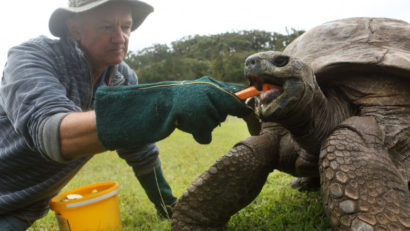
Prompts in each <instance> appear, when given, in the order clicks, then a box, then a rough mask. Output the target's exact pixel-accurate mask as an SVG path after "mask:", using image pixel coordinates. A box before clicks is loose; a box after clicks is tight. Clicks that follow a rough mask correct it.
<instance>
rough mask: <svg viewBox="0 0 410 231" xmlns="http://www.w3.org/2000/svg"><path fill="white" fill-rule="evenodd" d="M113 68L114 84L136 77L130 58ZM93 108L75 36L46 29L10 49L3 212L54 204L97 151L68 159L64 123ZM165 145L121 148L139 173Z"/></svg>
mask: <svg viewBox="0 0 410 231" xmlns="http://www.w3.org/2000/svg"><path fill="white" fill-rule="evenodd" d="M110 70H111V71H110V73H109V82H110V85H129V84H136V83H137V76H136V75H135V73H134V72H133V71H132V69H131V68H129V67H128V65H127V64H125V63H124V62H123V63H121V64H119V65H116V66H113V67H111V68H110ZM91 109H93V84H92V76H91V74H90V70H89V65H88V62H87V61H86V59H85V56H84V54H83V52H82V51H81V50H80V49H79V48H78V47H77V46H76V43H75V42H74V41H72V40H70V39H60V40H52V39H48V38H46V37H44V36H41V37H38V38H35V39H33V40H30V41H28V42H26V43H23V44H22V45H19V46H16V47H13V48H12V49H10V51H9V54H8V60H7V64H6V66H5V69H4V72H3V78H2V82H1V85H0V216H1V215H3V214H14V215H16V216H19V217H22V218H25V219H28V220H35V219H37V218H39V217H41V216H43V215H45V214H46V213H47V212H48V201H49V199H50V198H51V197H53V196H54V195H55V194H56V193H58V192H59V191H60V190H61V188H62V187H63V186H64V185H65V184H66V183H67V182H68V181H69V180H70V179H71V178H72V177H73V176H74V175H75V174H76V173H77V172H78V170H79V169H80V168H81V167H82V166H83V165H84V164H85V163H86V162H87V161H88V160H89V159H90V158H91V157H83V158H78V159H74V160H70V161H67V160H64V159H63V158H62V157H61V155H60V144H59V135H58V134H59V131H58V128H59V126H58V125H59V123H60V122H61V120H62V119H63V118H64V116H65V115H67V114H68V113H71V112H80V111H86V110H91ZM158 152H159V151H158V148H157V147H156V145H155V144H149V145H144V146H139V147H135V148H133V149H129V150H120V151H118V153H119V156H120V157H122V158H123V159H125V160H126V161H127V163H128V164H129V165H130V166H132V167H133V169H134V171H135V173H136V174H137V175H138V174H143V173H145V172H148V171H150V170H152V168H153V167H156V166H159V165H160V161H159V157H158Z"/></svg>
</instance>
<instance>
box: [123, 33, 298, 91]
mask: <svg viewBox="0 0 410 231" xmlns="http://www.w3.org/2000/svg"><path fill="white" fill-rule="evenodd" d="M302 33H304V31H303V30H295V29H291V31H290V32H289V31H288V33H287V34H280V33H276V32H266V31H259V30H253V31H239V32H229V33H223V34H217V35H208V36H200V35H195V36H187V37H184V38H182V39H180V40H178V41H174V42H172V43H171V45H170V46H168V45H166V44H155V45H153V46H151V47H148V48H145V49H142V50H140V51H136V52H132V51H130V52H128V54H127V56H126V58H125V61H126V62H127V63H128V65H130V67H131V68H133V69H134V70H135V72H136V73H137V75H138V77H139V82H140V83H151V82H159V81H167V80H192V79H197V78H199V77H202V76H204V75H208V76H211V77H213V78H215V79H218V80H220V81H226V82H236V83H240V82H246V79H245V78H244V75H243V68H244V61H245V58H246V57H247V56H249V55H251V54H253V53H256V52H260V51H266V50H276V51H281V50H283V49H284V48H285V47H286V46H287V45H288V44H289V43H290V42H291V41H292V40H294V39H295V38H296V37H298V36H299V35H301V34H302Z"/></svg>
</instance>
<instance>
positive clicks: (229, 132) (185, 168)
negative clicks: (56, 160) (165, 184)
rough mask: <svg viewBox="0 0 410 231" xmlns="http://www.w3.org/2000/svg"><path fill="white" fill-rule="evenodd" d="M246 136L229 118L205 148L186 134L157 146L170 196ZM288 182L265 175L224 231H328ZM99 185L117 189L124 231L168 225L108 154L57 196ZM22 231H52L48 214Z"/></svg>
mask: <svg viewBox="0 0 410 231" xmlns="http://www.w3.org/2000/svg"><path fill="white" fill-rule="evenodd" d="M247 136H249V133H248V131H247V129H246V125H245V123H244V122H242V120H240V119H236V118H231V117H229V118H228V120H227V121H226V122H225V123H223V124H222V126H220V127H218V128H216V129H215V130H214V132H213V141H212V143H211V144H209V145H200V144H197V143H196V142H195V141H194V139H193V138H192V136H191V135H190V134H187V133H184V132H180V131H175V132H174V133H173V134H172V135H171V136H170V137H168V138H167V139H165V140H162V141H160V142H158V146H159V148H160V152H161V160H162V163H163V165H162V166H163V171H164V174H165V176H166V178H167V180H168V181H169V183H170V184H171V186H172V188H173V191H174V194H175V195H176V196H180V195H182V193H183V192H184V191H185V189H186V188H187V187H188V186H189V185H190V183H191V182H192V181H194V180H195V178H196V177H197V176H198V175H199V174H200V173H202V172H203V171H205V170H206V169H208V168H209V166H210V165H211V164H212V163H213V162H214V161H215V160H216V159H218V158H219V157H220V156H221V155H223V154H225V153H226V152H228V151H229V149H230V148H231V147H232V146H233V145H234V144H235V143H236V142H238V141H240V140H242V139H243V138H245V137H247ZM291 179H292V177H291V176H289V175H287V174H284V173H281V172H279V171H274V172H273V173H271V174H270V176H269V178H268V181H267V182H266V184H265V186H264V188H263V190H262V192H261V194H260V195H259V196H258V197H257V198H256V200H254V201H253V202H252V203H251V204H250V205H249V206H247V207H246V208H245V209H243V210H241V211H240V212H239V213H238V214H236V215H235V216H233V217H232V218H231V220H230V221H229V223H228V225H227V227H226V230H230V231H242V230H243V231H254V230H255V231H262V230H266V231H267V230H269V231H276V230H277V231H285V230H292V231H299V230H301V231H302V230H303V231H309V230H330V226H329V223H328V221H327V218H326V216H325V214H324V212H323V209H322V204H321V200H320V195H319V193H316V192H310V193H300V192H298V191H296V190H293V189H291V188H290V187H289V186H288V182H289V181H290V180H291ZM103 181H116V182H118V183H119V184H120V193H119V201H120V212H121V219H122V225H123V230H124V231H131V230H137V231H162V230H170V222H169V221H168V220H162V219H160V218H158V217H157V216H156V211H155V209H154V207H153V206H152V204H151V203H150V202H149V200H148V198H147V197H146V195H145V194H144V192H143V189H142V187H141V186H140V185H139V183H138V181H137V180H136V178H135V177H134V175H133V172H132V169H131V168H130V167H128V165H127V164H126V163H125V161H124V160H122V159H120V158H119V157H118V156H117V155H116V154H115V153H114V152H111V153H104V154H99V155H96V156H95V157H93V158H92V159H91V161H89V162H88V163H87V164H86V165H85V166H84V167H83V169H81V171H80V172H79V173H78V174H77V175H76V176H75V177H74V179H73V180H71V182H70V183H69V184H68V185H67V186H66V187H65V188H64V189H63V191H66V190H69V189H74V188H77V187H80V186H84V185H88V184H93V183H97V182H103ZM28 230H29V231H52V230H58V225H57V221H56V219H55V216H54V213H53V212H52V211H50V212H49V214H48V215H47V216H46V217H44V218H42V219H40V220H38V221H37V222H36V223H35V224H34V225H33V226H32V227H31V228H30V229H28Z"/></svg>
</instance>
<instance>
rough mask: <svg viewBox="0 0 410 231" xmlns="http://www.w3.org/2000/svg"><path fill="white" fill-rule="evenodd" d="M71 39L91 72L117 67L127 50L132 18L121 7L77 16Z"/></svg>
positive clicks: (117, 6) (126, 10) (124, 6)
mask: <svg viewBox="0 0 410 231" xmlns="http://www.w3.org/2000/svg"><path fill="white" fill-rule="evenodd" d="M80 17H81V20H78V21H77V22H80V23H79V24H80V25H77V27H76V28H78V29H77V33H74V34H73V33H72V34H73V37H74V38H75V39H76V40H77V41H79V42H80V45H81V48H82V49H83V50H84V51H85V53H86V54H87V57H88V59H89V61H90V62H91V65H92V66H93V67H94V68H99V67H102V68H104V67H105V68H107V67H108V66H112V65H115V64H118V63H120V62H121V61H122V60H123V59H124V57H125V55H126V54H127V50H128V39H129V37H130V34H131V26H132V16H131V12H130V9H129V8H128V7H127V6H126V5H123V4H120V5H109V6H103V7H100V8H97V9H96V10H92V11H90V12H86V13H84V14H83V15H81V16H80Z"/></svg>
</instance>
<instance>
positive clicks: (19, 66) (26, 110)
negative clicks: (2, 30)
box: [0, 42, 81, 156]
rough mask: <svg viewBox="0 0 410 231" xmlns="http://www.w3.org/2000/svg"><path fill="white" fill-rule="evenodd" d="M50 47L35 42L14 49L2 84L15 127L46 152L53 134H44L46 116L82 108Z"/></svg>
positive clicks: (30, 143) (2, 94)
mask: <svg viewBox="0 0 410 231" xmlns="http://www.w3.org/2000/svg"><path fill="white" fill-rule="evenodd" d="M46 48H47V47H42V46H40V45H39V44H37V43H34V42H31V43H25V44H22V45H20V46H17V47H14V48H12V49H10V51H9V54H8V60H7V64H6V66H5V69H4V72H3V79H2V84H1V87H0V97H1V98H2V100H1V103H2V107H3V108H4V110H5V111H6V113H7V117H8V119H9V120H10V122H11V123H12V125H13V127H14V129H15V131H16V132H17V133H19V134H21V135H22V136H23V137H24V139H25V141H26V143H27V145H28V146H29V147H30V148H31V149H33V150H37V151H38V152H41V153H42V154H45V150H47V148H45V147H46V146H48V145H46V144H45V143H44V138H45V137H51V136H50V135H51V133H48V135H45V134H43V133H44V131H45V130H44V128H45V127H44V125H45V124H44V123H43V122H44V121H45V119H47V118H49V117H51V116H53V115H56V114H59V113H69V112H73V111H81V108H80V107H79V106H77V105H75V103H74V102H72V101H71V100H70V99H69V98H68V97H67V91H66V87H65V86H64V85H63V84H62V82H61V81H60V80H59V78H58V71H57V67H58V65H57V64H56V62H57V61H56V60H57V59H58V57H53V55H52V54H53V51H52V49H51V48H48V50H47V49H46ZM60 59H61V57H60ZM60 115H61V114H60ZM60 119H62V118H60ZM57 120H58V119H57ZM53 121H56V120H55V118H54V119H53ZM53 123H55V124H57V123H58V122H53ZM46 127H47V126H46ZM54 129H56V128H54ZM53 134H54V135H55V132H54V133H53ZM53 139H54V140H55V139H56V138H55V137H54V138H53ZM46 156H47V155H46Z"/></svg>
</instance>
